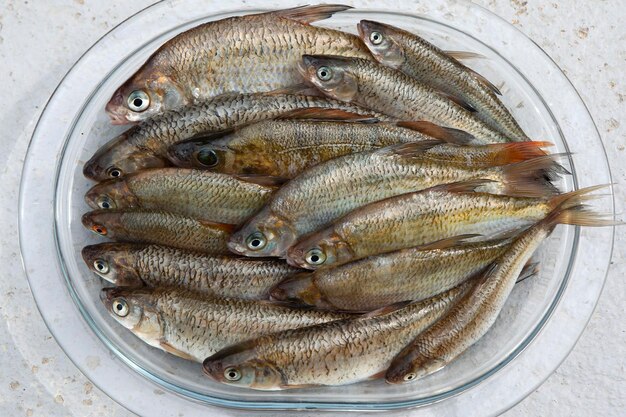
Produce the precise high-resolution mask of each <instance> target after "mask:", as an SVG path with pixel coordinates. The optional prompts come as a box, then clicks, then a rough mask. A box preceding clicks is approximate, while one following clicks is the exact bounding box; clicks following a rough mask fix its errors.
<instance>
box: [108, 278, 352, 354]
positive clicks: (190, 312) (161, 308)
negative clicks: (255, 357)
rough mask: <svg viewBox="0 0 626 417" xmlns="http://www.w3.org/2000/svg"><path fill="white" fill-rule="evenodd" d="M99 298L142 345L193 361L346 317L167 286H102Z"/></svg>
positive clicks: (112, 315) (344, 315)
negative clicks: (263, 337)
mask: <svg viewBox="0 0 626 417" xmlns="http://www.w3.org/2000/svg"><path fill="white" fill-rule="evenodd" d="M100 299H101V301H102V303H103V304H104V307H105V308H106V309H107V311H108V312H109V314H110V315H111V317H113V318H114V319H115V320H116V321H117V322H119V323H120V324H121V325H122V326H124V327H125V328H127V329H129V330H130V331H131V332H132V333H133V334H134V335H135V336H137V337H139V338H140V339H141V340H143V341H144V342H145V343H147V344H148V345H150V346H153V347H156V348H159V349H161V350H163V351H165V352H168V353H171V354H173V355H176V356H178V357H181V358H183V359H188V360H192V361H195V362H202V361H203V360H204V359H206V358H207V357H208V356H210V355H212V354H214V353H216V352H217V351H218V350H220V349H222V348H225V347H226V346H229V345H232V344H234V343H238V342H242V341H244V340H247V339H249V338H252V337H256V336H261V335H264V334H266V333H272V332H276V331H281V330H287V329H294V328H298V327H302V326H310V325H312V324H319V323H324V322H328V321H332V320H339V319H344V318H346V317H347V315H346V314H340V313H330V312H321V311H313V310H311V311H303V310H296V309H291V308H288V307H285V306H281V305H276V304H272V303H270V302H267V301H253V300H236V299H229V298H219V297H214V296H208V295H204V294H198V293H194V292H191V291H187V290H182V289H176V288H167V287H162V288H153V289H150V288H138V289H137V288H105V289H103V290H102V291H101V292H100Z"/></svg>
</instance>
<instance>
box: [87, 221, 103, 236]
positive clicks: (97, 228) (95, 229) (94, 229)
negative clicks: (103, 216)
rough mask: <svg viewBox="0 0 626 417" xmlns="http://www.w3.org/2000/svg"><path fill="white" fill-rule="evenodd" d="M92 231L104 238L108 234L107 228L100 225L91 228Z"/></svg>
mask: <svg viewBox="0 0 626 417" xmlns="http://www.w3.org/2000/svg"><path fill="white" fill-rule="evenodd" d="M91 230H93V231H94V232H96V233H97V234H99V235H102V236H106V234H107V228H106V227H104V226H102V225H99V224H94V225H93V226H91Z"/></svg>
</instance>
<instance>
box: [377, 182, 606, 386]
mask: <svg viewBox="0 0 626 417" xmlns="http://www.w3.org/2000/svg"><path fill="white" fill-rule="evenodd" d="M598 188H599V187H590V188H586V189H582V190H578V191H575V192H573V193H569V194H566V195H563V196H561V202H562V204H561V205H559V206H558V207H557V208H556V209H555V210H554V211H553V212H552V213H550V215H549V216H547V217H546V218H545V219H544V220H543V221H541V222H539V223H538V224H536V225H535V226H533V227H531V228H530V229H528V230H527V231H526V232H524V233H523V234H522V235H521V236H519V237H518V238H517V239H516V240H515V241H514V242H513V243H512V244H511V246H510V248H509V249H508V250H507V251H506V252H505V253H504V254H502V255H501V256H500V257H499V258H498V259H496V261H495V263H494V265H493V267H492V268H491V269H490V270H489V271H488V272H487V273H486V274H485V275H484V277H483V278H482V279H481V280H479V281H478V282H477V283H476V284H475V285H474V286H473V287H472V289H471V290H470V291H469V292H468V293H467V295H465V296H464V297H463V298H462V299H461V300H460V301H459V302H458V304H457V305H455V306H454V307H453V308H452V309H451V310H450V311H449V312H448V313H447V314H446V316H444V317H443V318H442V319H441V320H440V321H438V322H437V323H435V324H434V325H433V326H432V327H431V328H429V329H428V330H426V331H425V332H424V333H422V334H420V335H419V336H417V338H416V339H415V340H414V341H413V342H412V343H411V344H409V345H407V346H406V348H404V349H403V350H402V352H401V353H400V354H398V356H397V357H396V358H394V360H393V363H392V364H391V366H390V367H389V369H388V370H387V373H386V376H385V378H386V380H387V382H389V383H392V384H401V383H406V382H412V381H415V380H417V379H419V378H422V377H424V376H426V375H429V374H432V373H433V372H436V371H438V370H440V369H441V368H443V367H444V366H446V365H447V364H449V363H450V362H451V361H453V360H454V359H455V358H457V357H458V356H459V355H460V354H461V353H463V352H464V351H465V350H466V349H467V348H469V347H470V346H471V345H473V344H474V343H475V342H476V341H477V340H478V339H480V338H481V337H482V336H483V335H484V334H485V333H486V332H487V331H488V330H489V328H490V327H491V326H492V325H493V323H494V322H495V320H496V318H497V317H498V314H499V313H500V310H501V309H502V306H503V305H504V303H505V302H506V299H507V298H508V296H509V294H510V293H511V290H512V289H513V286H514V284H515V281H516V279H517V277H518V275H519V274H520V271H521V270H522V268H523V267H524V264H525V263H526V262H527V260H528V259H529V258H530V257H531V256H532V254H533V253H534V252H535V250H536V249H537V247H538V246H539V245H540V244H541V242H543V240H544V239H545V238H546V237H548V236H549V235H550V233H551V232H552V230H553V229H554V227H555V226H556V225H557V224H573V225H578V226H606V225H614V224H615V222H613V221H610V220H605V219H602V218H600V216H598V215H597V214H595V213H593V212H592V211H590V210H589V209H588V208H586V207H585V206H584V205H581V204H579V203H580V202H581V201H582V200H584V199H585V196H583V194H586V193H588V192H590V191H592V190H595V189H598Z"/></svg>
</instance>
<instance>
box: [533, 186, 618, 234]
mask: <svg viewBox="0 0 626 417" xmlns="http://www.w3.org/2000/svg"><path fill="white" fill-rule="evenodd" d="M589 188H591V187H589ZM574 198H575V197H574ZM565 205H567V203H565ZM609 217H612V216H611V215H609V214H600V213H596V212H594V211H593V210H592V209H591V207H590V206H586V205H584V204H577V205H574V206H569V207H563V206H559V207H557V209H556V210H554V211H552V213H550V214H549V215H548V217H546V218H545V219H543V220H542V222H543V223H544V224H545V225H546V226H547V227H548V228H553V227H555V226H556V225H557V224H571V225H574V226H591V227H601V226H621V225H624V224H625V223H624V222H620V221H616V220H613V219H610V218H609Z"/></svg>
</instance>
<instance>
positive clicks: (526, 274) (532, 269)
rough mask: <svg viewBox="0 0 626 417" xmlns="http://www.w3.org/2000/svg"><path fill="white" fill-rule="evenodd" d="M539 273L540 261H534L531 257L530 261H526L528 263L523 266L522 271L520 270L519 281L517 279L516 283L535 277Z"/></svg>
mask: <svg viewBox="0 0 626 417" xmlns="http://www.w3.org/2000/svg"><path fill="white" fill-rule="evenodd" d="M538 273H539V262H533V261H532V259H531V260H529V261H528V262H526V265H524V268H522V271H521V272H520V274H519V277H517V281H515V283H516V284H519V283H520V282H522V281H524V280H525V279H528V278H530V277H533V276H535V275H537V274H538Z"/></svg>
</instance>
